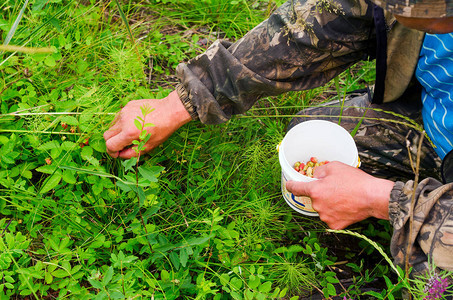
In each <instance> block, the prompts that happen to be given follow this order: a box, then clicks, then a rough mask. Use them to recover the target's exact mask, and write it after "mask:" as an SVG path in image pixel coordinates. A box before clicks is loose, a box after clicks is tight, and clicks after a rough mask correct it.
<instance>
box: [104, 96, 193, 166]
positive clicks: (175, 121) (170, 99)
mask: <svg viewBox="0 0 453 300" xmlns="http://www.w3.org/2000/svg"><path fill="white" fill-rule="evenodd" d="M145 105H148V106H150V107H151V108H154V110H153V111H152V112H151V113H150V114H148V115H147V116H146V119H145V123H152V124H154V126H153V127H148V128H146V130H147V131H148V133H150V134H151V138H150V139H149V140H148V142H147V143H146V144H145V150H144V151H143V153H146V152H149V151H151V150H152V149H153V148H155V147H157V146H159V145H160V144H162V143H163V142H164V141H166V140H167V139H168V138H169V137H170V136H171V135H172V134H173V133H174V132H175V131H176V130H177V129H178V128H180V127H181V126H183V125H184V124H186V123H188V122H189V121H191V120H192V118H191V117H190V114H189V113H188V112H187V110H186V109H185V107H184V105H183V104H182V102H181V100H180V99H179V97H178V94H177V92H176V91H173V92H171V93H170V94H169V95H168V96H167V97H165V98H163V99H144V100H134V101H130V102H129V103H127V105H126V106H125V107H123V109H121V111H120V112H119V113H118V115H117V116H116V118H115V120H114V121H113V125H112V126H111V127H110V129H109V130H107V131H106V132H105V133H104V139H105V144H106V147H107V153H108V154H109V155H110V156H112V157H121V158H126V159H127V158H131V157H133V156H137V153H136V152H135V151H134V149H133V148H131V147H129V146H130V145H132V141H133V140H138V139H139V135H140V131H139V129H137V127H136V126H135V124H134V119H136V118H137V117H138V116H140V117H143V115H142V112H141V109H140V107H142V106H145Z"/></svg>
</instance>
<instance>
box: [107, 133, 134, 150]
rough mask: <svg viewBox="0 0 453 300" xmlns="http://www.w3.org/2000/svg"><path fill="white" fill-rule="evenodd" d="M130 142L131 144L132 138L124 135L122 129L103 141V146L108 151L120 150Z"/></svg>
mask: <svg viewBox="0 0 453 300" xmlns="http://www.w3.org/2000/svg"><path fill="white" fill-rule="evenodd" d="M130 144H132V140H131V139H130V138H128V137H127V136H126V135H125V133H124V131H121V132H120V133H118V134H117V135H114V136H113V137H111V138H109V139H108V140H106V141H105V146H106V147H107V149H108V151H110V152H117V151H121V150H123V149H124V148H126V147H127V146H129V145H130Z"/></svg>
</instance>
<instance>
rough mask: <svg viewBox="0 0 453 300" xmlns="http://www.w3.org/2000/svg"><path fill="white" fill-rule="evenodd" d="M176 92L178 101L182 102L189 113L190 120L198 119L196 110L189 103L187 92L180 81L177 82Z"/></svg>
mask: <svg viewBox="0 0 453 300" xmlns="http://www.w3.org/2000/svg"><path fill="white" fill-rule="evenodd" d="M176 93H177V95H178V98H179V101H181V103H182V104H183V106H184V107H185V109H186V110H187V112H188V113H189V115H190V117H191V118H192V120H197V119H198V114H197V112H196V108H195V106H194V105H193V104H192V103H191V101H190V98H189V93H188V91H187V89H186V88H185V87H184V85H183V84H182V83H179V84H178V85H177V86H176Z"/></svg>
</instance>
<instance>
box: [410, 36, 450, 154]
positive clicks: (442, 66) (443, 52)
mask: <svg viewBox="0 0 453 300" xmlns="http://www.w3.org/2000/svg"><path fill="white" fill-rule="evenodd" d="M415 75H416V77H417V79H418V81H419V82H420V83H421V84H422V86H423V92H422V101H423V109H422V115H423V123H424V127H425V130H426V133H427V134H428V136H429V137H430V138H431V140H432V141H433V143H434V145H435V146H436V147H435V150H436V152H437V154H438V155H439V156H440V158H442V159H443V158H444V157H445V155H446V154H447V153H448V152H450V151H451V150H452V149H453V33H447V34H426V35H425V39H424V41H423V46H422V50H421V52H420V58H419V61H418V65H417V70H416V73H415Z"/></svg>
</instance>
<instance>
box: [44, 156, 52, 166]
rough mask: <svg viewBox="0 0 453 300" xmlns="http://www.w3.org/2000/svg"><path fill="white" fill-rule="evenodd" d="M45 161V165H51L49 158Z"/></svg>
mask: <svg viewBox="0 0 453 300" xmlns="http://www.w3.org/2000/svg"><path fill="white" fill-rule="evenodd" d="M45 161H46V164H48V165H50V164H51V163H52V160H51V159H50V158H49V157H48V158H46V159H45Z"/></svg>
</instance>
